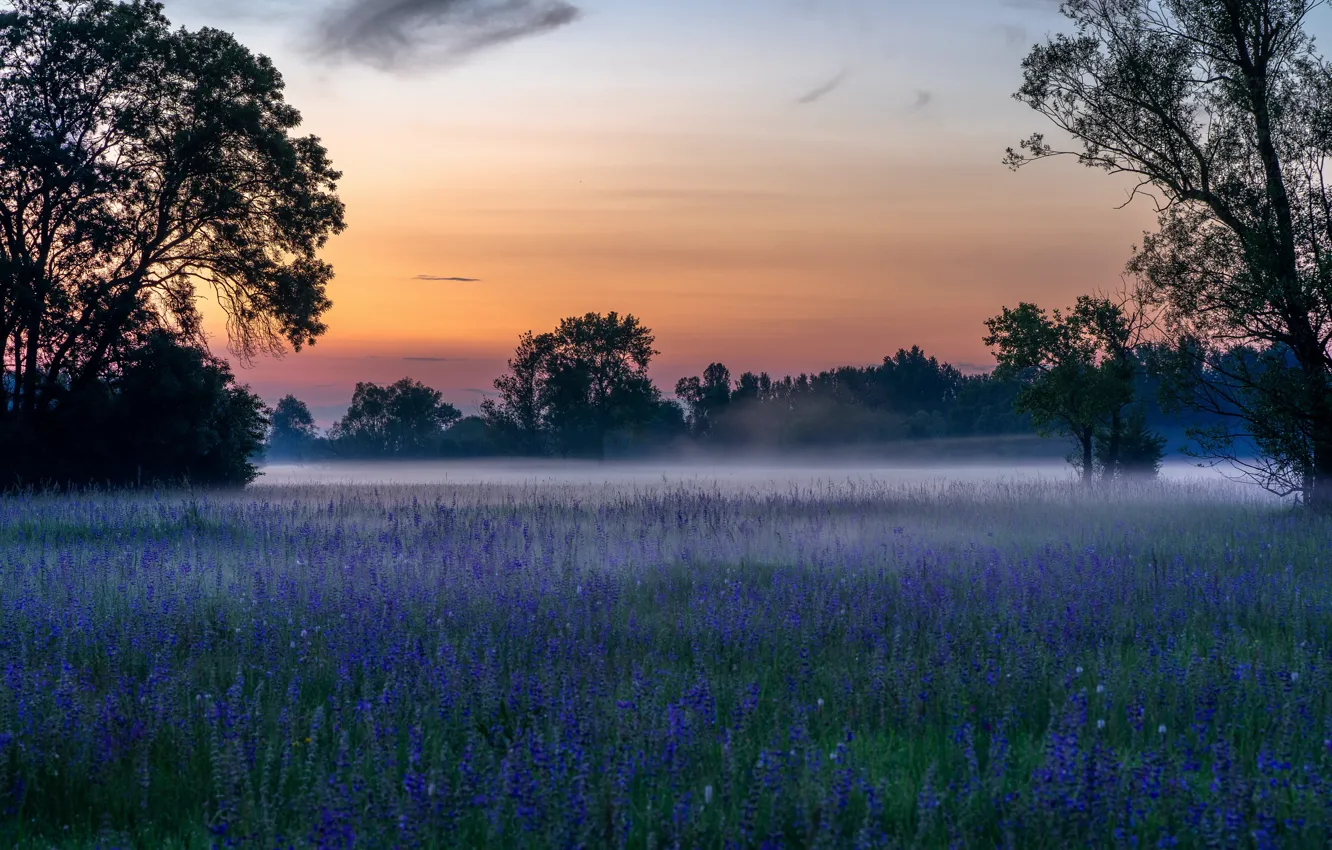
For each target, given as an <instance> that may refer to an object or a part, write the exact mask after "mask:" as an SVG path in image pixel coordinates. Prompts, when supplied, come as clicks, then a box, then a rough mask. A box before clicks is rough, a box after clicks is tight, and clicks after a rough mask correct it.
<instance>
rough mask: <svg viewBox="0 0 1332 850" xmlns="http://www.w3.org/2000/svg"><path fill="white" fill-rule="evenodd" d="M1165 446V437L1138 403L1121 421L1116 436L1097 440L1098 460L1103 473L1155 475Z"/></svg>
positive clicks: (1147, 476)
mask: <svg viewBox="0 0 1332 850" xmlns="http://www.w3.org/2000/svg"><path fill="white" fill-rule="evenodd" d="M1165 446H1166V439H1165V437H1162V436H1161V435H1160V434H1157V433H1156V432H1154V431H1152V429H1151V428H1149V427H1148V425H1147V415H1146V413H1145V412H1144V411H1143V409H1142V406H1141V405H1135V406H1133V407H1132V408H1130V410H1129V412H1128V415H1127V416H1125V417H1124V418H1123V419H1122V420H1121V423H1120V428H1119V434H1118V438H1117V439H1115V440H1109V439H1101V440H1099V441H1098V442H1097V445H1096V461H1097V463H1098V464H1099V465H1100V467H1101V470H1102V475H1106V474H1108V475H1111V476H1119V477H1125V478H1155V477H1156V476H1157V475H1158V474H1159V473H1160V472H1161V464H1162V462H1163V461H1164V460H1165Z"/></svg>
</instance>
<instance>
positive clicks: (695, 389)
mask: <svg viewBox="0 0 1332 850" xmlns="http://www.w3.org/2000/svg"><path fill="white" fill-rule="evenodd" d="M675 396H676V398H678V399H680V401H682V402H683V403H684V405H685V407H686V408H687V410H688V416H687V419H686V421H687V422H688V423H689V430H690V431H691V432H692V433H693V434H694V436H696V437H699V436H702V435H704V434H706V433H708V430H709V429H710V428H711V426H712V422H713V420H715V419H716V418H717V416H719V415H720V414H721V413H722V412H723V411H724V410H725V409H726V406H727V405H728V404H729V403H730V401H731V370H730V369H727V368H726V366H725V365H723V364H721V363H710V364H708V368H706V369H704V370H703V377H702V378H701V379H700V378H699V377H698V376H691V377H687V378H681V379H680V380H679V381H676V383H675Z"/></svg>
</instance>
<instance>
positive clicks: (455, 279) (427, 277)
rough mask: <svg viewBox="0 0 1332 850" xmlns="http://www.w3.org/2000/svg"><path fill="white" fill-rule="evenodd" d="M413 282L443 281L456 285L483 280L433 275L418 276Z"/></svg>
mask: <svg viewBox="0 0 1332 850" xmlns="http://www.w3.org/2000/svg"><path fill="white" fill-rule="evenodd" d="M412 280H441V281H453V282H455V283H480V282H481V278H479V277H440V276H439V275H433V274H418V275H417V276H416V277H414V278H412Z"/></svg>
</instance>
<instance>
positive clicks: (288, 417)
mask: <svg viewBox="0 0 1332 850" xmlns="http://www.w3.org/2000/svg"><path fill="white" fill-rule="evenodd" d="M318 439H319V429H317V428H316V427H315V420H314V415H313V414H311V413H310V408H309V407H307V406H306V404H305V402H303V401H301V400H300V399H298V398H296V396H294V395H285V396H283V397H282V398H281V399H279V400H278V403H277V406H276V407H274V408H273V415H272V417H271V420H270V425H269V431H268V443H267V445H266V446H265V454H266V456H267V457H269V458H274V459H275V458H303V457H305V456H306V455H307V454H309V452H310V450H311V449H312V448H313V447H314V445H315V443H316V441H317V440H318Z"/></svg>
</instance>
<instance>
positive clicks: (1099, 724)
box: [1096, 720, 1105, 729]
mask: <svg viewBox="0 0 1332 850" xmlns="http://www.w3.org/2000/svg"><path fill="white" fill-rule="evenodd" d="M1096 728H1097V729H1104V728H1105V721H1104V720H1098V721H1096Z"/></svg>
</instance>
